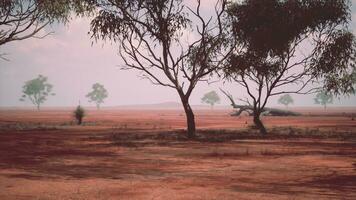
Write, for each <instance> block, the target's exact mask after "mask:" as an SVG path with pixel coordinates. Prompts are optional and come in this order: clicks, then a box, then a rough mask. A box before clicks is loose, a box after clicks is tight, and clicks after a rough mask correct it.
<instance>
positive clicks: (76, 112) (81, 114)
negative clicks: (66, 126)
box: [73, 105, 85, 125]
mask: <svg viewBox="0 0 356 200" xmlns="http://www.w3.org/2000/svg"><path fill="white" fill-rule="evenodd" d="M73 114H74V117H75V119H76V120H77V124H78V125H81V124H82V122H83V118H84V116H85V110H84V109H83V108H82V107H81V106H80V105H78V106H77V108H76V109H75V110H74V112H73Z"/></svg>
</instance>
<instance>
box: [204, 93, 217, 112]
mask: <svg viewBox="0 0 356 200" xmlns="http://www.w3.org/2000/svg"><path fill="white" fill-rule="evenodd" d="M201 101H202V102H203V103H206V104H210V106H211V108H213V106H214V104H216V103H220V97H219V95H218V94H217V93H216V92H215V91H211V92H208V93H206V94H205V95H204V96H203V98H202V99H201Z"/></svg>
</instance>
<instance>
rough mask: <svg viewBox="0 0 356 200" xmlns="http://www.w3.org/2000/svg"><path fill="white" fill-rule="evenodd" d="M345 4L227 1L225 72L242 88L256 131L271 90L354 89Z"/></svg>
mask: <svg viewBox="0 0 356 200" xmlns="http://www.w3.org/2000/svg"><path fill="white" fill-rule="evenodd" d="M350 5H351V4H350V1H348V0H284V1H281V0H265V1H260V0H244V1H238V2H232V3H231V4H230V5H229V7H228V13H229V18H228V19H227V20H228V23H229V24H230V25H231V27H232V34H231V39H232V40H234V41H235V42H236V44H237V45H236V49H235V51H234V53H233V54H231V55H230V57H229V60H228V62H227V65H226V67H225V69H224V72H225V76H226V78H228V79H229V80H231V81H234V82H237V83H238V84H239V85H241V86H242V87H244V88H245V89H246V91H247V93H248V95H249V101H250V102H249V103H251V105H253V106H254V108H255V109H254V113H255V116H254V122H255V124H256V125H257V126H258V127H259V128H260V130H261V132H263V133H266V130H265V128H264V126H263V124H262V122H261V121H260V119H259V116H260V114H261V111H262V110H263V108H264V107H265V106H266V104H267V102H268V99H269V97H271V96H275V95H280V94H287V93H298V94H307V93H312V92H315V91H317V90H319V89H321V88H325V90H327V91H330V92H333V93H335V94H345V93H352V92H354V85H353V82H354V81H355V80H353V78H352V77H353V76H352V71H353V70H354V69H355V55H356V48H355V38H354V35H353V34H352V33H351V32H350V31H349V29H348V23H349V20H350ZM305 47H307V48H305ZM290 85H294V86H295V87H288V86H290ZM290 88H295V89H290Z"/></svg>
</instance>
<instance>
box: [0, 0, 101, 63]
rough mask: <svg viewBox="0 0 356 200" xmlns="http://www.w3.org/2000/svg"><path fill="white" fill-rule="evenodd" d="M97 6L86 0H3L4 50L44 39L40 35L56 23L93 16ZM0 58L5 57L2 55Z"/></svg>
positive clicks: (0, 10)
mask: <svg viewBox="0 0 356 200" xmlns="http://www.w3.org/2000/svg"><path fill="white" fill-rule="evenodd" d="M93 8H94V7H93V5H92V4H91V3H89V1H83V0H56V1H53V0H1V1H0V27H1V29H0V47H1V45H4V44H6V43H9V42H12V41H19V40H24V39H28V38H31V37H34V38H43V37H45V36H46V35H48V34H49V33H46V34H42V35H40V34H39V32H40V31H41V30H42V29H43V28H44V27H45V26H46V25H48V24H51V23H53V22H64V23H65V22H67V21H68V20H69V19H70V17H71V14H73V13H76V14H78V15H83V14H86V13H90V11H92V9H93ZM0 58H4V56H3V53H1V52H0Z"/></svg>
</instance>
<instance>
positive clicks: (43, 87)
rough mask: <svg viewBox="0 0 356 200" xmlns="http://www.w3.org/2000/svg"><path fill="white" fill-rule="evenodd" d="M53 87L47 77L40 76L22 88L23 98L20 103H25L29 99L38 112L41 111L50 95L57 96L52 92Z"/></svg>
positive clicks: (27, 82)
mask: <svg viewBox="0 0 356 200" xmlns="http://www.w3.org/2000/svg"><path fill="white" fill-rule="evenodd" d="M52 88H53V86H52V85H51V84H49V83H48V82H47V77H45V76H42V75H38V77H37V78H35V79H32V80H29V81H26V82H25V85H24V86H23V87H22V93H23V95H22V97H21V98H20V101H25V99H26V98H28V99H29V100H30V101H31V102H32V103H33V104H34V105H36V106H37V110H40V105H41V104H43V103H44V102H45V101H46V100H47V97H48V96H49V95H52V96H53V95H55V94H54V93H51V92H52Z"/></svg>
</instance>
